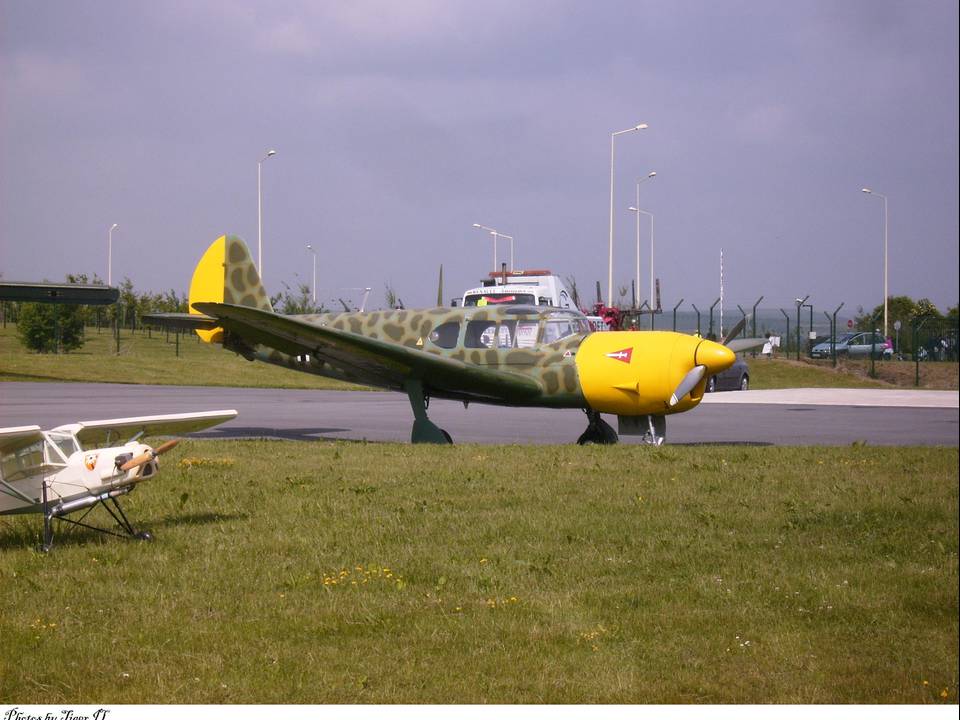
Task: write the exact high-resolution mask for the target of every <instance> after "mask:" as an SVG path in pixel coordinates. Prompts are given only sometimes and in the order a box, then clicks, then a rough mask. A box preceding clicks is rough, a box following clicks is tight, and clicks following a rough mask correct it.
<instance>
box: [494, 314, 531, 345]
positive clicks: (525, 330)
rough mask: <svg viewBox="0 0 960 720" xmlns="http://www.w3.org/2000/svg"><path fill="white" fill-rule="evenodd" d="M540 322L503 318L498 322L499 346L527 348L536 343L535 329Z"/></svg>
mask: <svg viewBox="0 0 960 720" xmlns="http://www.w3.org/2000/svg"><path fill="white" fill-rule="evenodd" d="M539 327H540V323H539V322H538V321H536V320H504V321H502V322H501V323H500V334H499V336H498V342H497V347H499V348H528V347H533V346H534V345H536V343H537V330H538V329H539Z"/></svg>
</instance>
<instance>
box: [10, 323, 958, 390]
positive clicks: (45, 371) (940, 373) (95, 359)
mask: <svg viewBox="0 0 960 720" xmlns="http://www.w3.org/2000/svg"><path fill="white" fill-rule="evenodd" d="M172 337H173V336H171V338H172ZM749 364H750V374H751V377H750V386H751V387H752V388H754V389H758V390H762V389H774V388H792V387H874V388H889V387H913V383H914V371H915V367H914V365H913V363H907V362H885V363H877V369H878V373H879V374H880V380H879V381H878V380H874V379H872V378H870V377H867V372H868V370H869V363H864V362H859V363H858V362H845V363H842V364H841V366H840V367H839V368H833V367H832V365H830V364H829V363H826V362H817V363H811V362H806V361H801V362H796V361H793V360H789V359H786V358H778V359H776V360H763V359H756V360H750V361H749ZM957 377H958V370H957V363H924V364H923V367H922V369H921V386H922V387H925V388H936V389H944V390H946V389H953V390H955V389H957V387H958V383H957ZM4 380H6V381H33V382H44V381H51V382H52V381H58V382H117V383H135V384H152V385H217V386H234V387H281V388H307V389H311V388H313V389H331V390H332V389H342V390H350V389H357V387H358V386H356V385H348V384H345V383H341V382H338V381H336V380H327V379H326V378H322V377H318V376H315V375H308V374H306V373H300V372H294V371H291V370H287V369H285V368H279V367H275V366H272V365H266V364H264V363H258V362H253V363H251V362H248V361H246V360H244V359H242V358H240V357H239V356H237V355H236V354H235V353H232V352H228V351H224V350H223V349H222V348H220V346H219V345H216V346H212V345H207V344H205V343H198V342H197V340H196V336H194V335H184V336H183V337H182V338H181V341H180V356H179V357H177V355H176V347H175V345H174V343H173V341H172V339H171V340H170V341H169V342H168V340H167V336H166V334H165V333H163V332H152V333H151V334H150V335H149V336H148V335H147V334H144V333H139V332H138V333H135V334H130V333H128V332H126V331H125V332H124V333H123V334H122V335H121V340H120V354H119V355H117V354H116V343H115V342H114V340H113V337H112V335H110V333H109V332H108V331H106V330H105V331H104V332H102V333H100V334H98V333H97V331H96V328H88V330H87V342H86V344H85V345H84V346H83V348H82V349H80V350H79V351H77V352H72V353H69V354H66V355H39V354H36V353H30V352H27V351H25V350H24V349H23V347H22V346H21V345H20V343H19V341H18V340H17V336H16V328H14V327H13V326H12V325H11V326H8V327H7V328H3V329H0V381H4Z"/></svg>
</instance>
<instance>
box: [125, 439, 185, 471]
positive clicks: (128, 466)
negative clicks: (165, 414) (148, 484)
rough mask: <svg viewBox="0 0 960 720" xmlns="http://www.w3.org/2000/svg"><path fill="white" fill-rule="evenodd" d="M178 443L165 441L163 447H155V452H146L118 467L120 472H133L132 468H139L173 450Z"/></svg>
mask: <svg viewBox="0 0 960 720" xmlns="http://www.w3.org/2000/svg"><path fill="white" fill-rule="evenodd" d="M179 443H180V441H179V440H167V441H166V442H165V443H164V444H163V445H160V446H159V447H157V449H156V450H147V451H146V452H145V453H142V454H141V455H137V456H136V457H135V458H130V459H129V460H127V461H126V462H125V463H124V464H123V465H121V466H120V472H127V470H133V468H136V467H140V466H141V465H143V464H145V463H148V462H150V461H151V460H153V459H154V458H155V457H157V455H163V454H164V453H165V452H167V451H168V450H173V449H174V448H175V447H176V446H177V445H178V444H179Z"/></svg>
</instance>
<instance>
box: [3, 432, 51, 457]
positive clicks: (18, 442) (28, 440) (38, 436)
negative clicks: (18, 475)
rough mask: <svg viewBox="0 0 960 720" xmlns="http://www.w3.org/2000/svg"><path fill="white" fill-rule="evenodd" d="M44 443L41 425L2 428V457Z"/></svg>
mask: <svg viewBox="0 0 960 720" xmlns="http://www.w3.org/2000/svg"><path fill="white" fill-rule="evenodd" d="M42 441H43V433H42V432H41V431H40V426H39V425H22V426H20V427H7V428H0V456H2V455H6V454H8V453H13V452H16V451H17V450H20V449H21V448H25V447H27V446H28V445H33V443H35V442H42Z"/></svg>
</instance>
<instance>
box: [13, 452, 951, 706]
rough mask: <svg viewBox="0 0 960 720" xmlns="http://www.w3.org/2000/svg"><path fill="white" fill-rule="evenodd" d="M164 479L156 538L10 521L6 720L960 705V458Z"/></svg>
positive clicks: (615, 457)
mask: <svg viewBox="0 0 960 720" xmlns="http://www.w3.org/2000/svg"><path fill="white" fill-rule="evenodd" d="M163 464H164V468H163V471H162V474H161V476H160V477H159V478H158V479H157V480H156V481H154V482H149V483H145V484H144V485H143V486H141V488H140V489H138V490H137V491H136V492H135V493H133V495H131V496H130V498H129V502H128V503H127V507H128V510H129V512H130V514H131V515H132V517H133V518H134V519H135V520H136V521H139V523H140V524H142V526H143V527H145V528H148V529H150V530H152V531H153V532H154V533H155V535H156V540H155V541H154V542H152V543H138V542H131V541H122V540H116V539H110V538H107V539H100V537H99V536H95V535H92V534H90V533H89V532H88V531H78V532H75V533H73V534H72V535H70V536H67V537H64V538H61V539H60V540H59V541H58V543H57V545H56V546H55V548H54V550H53V551H52V552H51V553H50V554H49V555H42V554H39V553H37V552H35V551H34V550H33V549H32V546H33V545H34V544H35V542H36V533H37V531H38V528H39V523H38V520H37V518H36V517H32V518H25V517H17V518H10V517H5V518H0V584H2V587H3V588H4V610H3V613H2V615H0V703H4V702H5V703H8V704H9V703H12V702H18V703H41V702H42V703H59V702H64V703H93V702H96V703H155V702H169V703H368V702H369V703H417V702H471V703H473V702H497V703H526V702H550V703H708V702H709V703H874V702H877V703H942V702H948V703H956V702H957V672H958V661H957V646H958V596H957V580H958V577H957V549H958V497H957V492H958V472H957V464H958V453H957V450H956V449H946V448H941V449H926V448H867V447H851V448H819V449H813V448H740V447H737V448H729V447H727V448H725V447H709V446H708V447H689V448H686V447H663V448H649V447H636V446H616V447H598V446H594V447H577V446H569V447H544V448H532V447H516V446H506V447H489V446H483V447H481V446H470V445H458V446H452V447H442V448H437V447H425V446H410V445H394V444H367V443H344V442H336V443H333V442H330V443H328V442H311V443H294V442H279V441H278V442H270V441H185V442H184V443H182V444H181V446H180V447H179V448H178V449H177V450H176V451H174V452H173V453H171V454H169V455H167V456H165V457H164V458H163ZM941 692H945V693H946V698H941V697H940V693H941Z"/></svg>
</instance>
